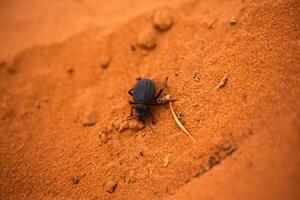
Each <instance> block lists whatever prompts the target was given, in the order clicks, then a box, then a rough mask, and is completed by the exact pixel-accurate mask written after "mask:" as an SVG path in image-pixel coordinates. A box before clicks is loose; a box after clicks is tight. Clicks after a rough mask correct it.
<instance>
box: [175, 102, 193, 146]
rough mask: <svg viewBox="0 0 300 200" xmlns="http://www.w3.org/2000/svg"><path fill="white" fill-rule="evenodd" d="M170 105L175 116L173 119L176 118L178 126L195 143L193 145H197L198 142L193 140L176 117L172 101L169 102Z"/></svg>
mask: <svg viewBox="0 0 300 200" xmlns="http://www.w3.org/2000/svg"><path fill="white" fill-rule="evenodd" d="M169 104H170V109H171V112H172V114H173V117H174V119H175V122H176V123H177V125H178V126H179V127H180V128H181V130H183V132H185V134H186V135H187V136H188V137H189V138H190V139H191V140H192V141H193V143H196V140H195V139H194V138H193V136H192V135H191V134H190V133H189V132H188V131H187V130H186V128H184V126H183V125H182V124H181V122H180V121H179V119H178V118H177V116H176V114H175V112H174V109H173V106H172V103H171V101H170V102H169Z"/></svg>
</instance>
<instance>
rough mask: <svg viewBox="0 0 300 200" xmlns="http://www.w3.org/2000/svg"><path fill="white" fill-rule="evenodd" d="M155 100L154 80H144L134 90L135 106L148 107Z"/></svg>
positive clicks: (139, 81)
mask: <svg viewBox="0 0 300 200" xmlns="http://www.w3.org/2000/svg"><path fill="white" fill-rule="evenodd" d="M154 98H155V84H154V81H153V80H152V79H148V78H142V79H140V80H138V82H137V83H136V84H135V86H134V88H133V100H134V103H135V104H145V105H148V104H150V103H152V102H153V99H154Z"/></svg>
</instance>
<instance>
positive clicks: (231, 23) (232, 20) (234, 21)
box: [229, 17, 238, 26]
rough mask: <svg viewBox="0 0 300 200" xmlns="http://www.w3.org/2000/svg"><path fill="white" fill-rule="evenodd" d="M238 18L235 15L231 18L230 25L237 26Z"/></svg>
mask: <svg viewBox="0 0 300 200" xmlns="http://www.w3.org/2000/svg"><path fill="white" fill-rule="evenodd" d="M237 22H238V21H237V19H236V18H235V17H232V18H231V19H230V20H229V25H230V26H235V25H236V24H237Z"/></svg>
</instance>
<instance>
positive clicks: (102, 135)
mask: <svg viewBox="0 0 300 200" xmlns="http://www.w3.org/2000/svg"><path fill="white" fill-rule="evenodd" d="M99 138H100V141H101V142H102V143H103V144H106V143H107V142H108V141H109V139H110V138H109V134H108V132H107V130H103V131H101V133H100V135H99Z"/></svg>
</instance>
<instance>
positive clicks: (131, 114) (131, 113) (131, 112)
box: [130, 106, 134, 117]
mask: <svg viewBox="0 0 300 200" xmlns="http://www.w3.org/2000/svg"><path fill="white" fill-rule="evenodd" d="M133 109H134V106H131V111H130V117H132V116H133Z"/></svg>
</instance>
